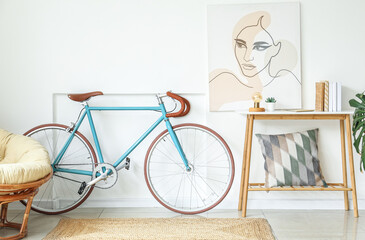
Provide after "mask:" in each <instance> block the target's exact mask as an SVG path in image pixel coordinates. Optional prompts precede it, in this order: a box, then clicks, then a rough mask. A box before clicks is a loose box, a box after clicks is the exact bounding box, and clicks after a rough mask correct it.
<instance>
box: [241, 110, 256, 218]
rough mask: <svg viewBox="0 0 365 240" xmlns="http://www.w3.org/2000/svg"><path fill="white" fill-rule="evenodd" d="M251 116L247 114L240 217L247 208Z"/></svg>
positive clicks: (251, 130) (251, 129)
mask: <svg viewBox="0 0 365 240" xmlns="http://www.w3.org/2000/svg"><path fill="white" fill-rule="evenodd" d="M253 118H254V116H252V115H250V116H249V125H248V133H247V152H246V155H245V158H246V160H245V161H244V162H245V176H244V177H245V178H244V184H243V204H242V217H246V210H247V195H248V182H249V179H250V162H251V148H252V132H253Z"/></svg>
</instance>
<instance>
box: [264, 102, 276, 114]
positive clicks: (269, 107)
mask: <svg viewBox="0 0 365 240" xmlns="http://www.w3.org/2000/svg"><path fill="white" fill-rule="evenodd" d="M266 111H268V112H273V111H275V103H274V102H269V103H268V102H267V103H266Z"/></svg>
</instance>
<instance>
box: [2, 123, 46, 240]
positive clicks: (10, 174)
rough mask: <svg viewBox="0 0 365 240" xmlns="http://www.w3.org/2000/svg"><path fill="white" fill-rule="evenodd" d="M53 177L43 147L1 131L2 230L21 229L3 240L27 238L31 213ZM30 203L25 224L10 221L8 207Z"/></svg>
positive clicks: (24, 220)
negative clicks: (40, 189) (44, 187)
mask: <svg viewBox="0 0 365 240" xmlns="http://www.w3.org/2000/svg"><path fill="white" fill-rule="evenodd" d="M51 176H52V168H51V165H50V163H49V156H48V153H47V151H46V150H45V149H44V147H43V146H42V145H40V144H39V143H38V142H36V141H35V140H33V139H31V138H28V137H24V136H22V135H15V134H11V133H9V132H7V131H5V130H1V129H0V209H1V211H0V228H3V227H9V228H15V229H19V230H20V231H19V233H18V234H17V235H14V236H10V237H2V236H0V240H4V239H6V240H10V239H21V238H23V237H25V236H26V235H27V226H28V218H29V212H30V209H31V205H32V201H33V197H34V196H35V195H36V194H37V192H38V188H39V187H40V186H41V185H42V184H44V183H45V182H47V181H48V180H49V179H50V178H51ZM19 200H26V202H27V204H26V209H25V212H24V217H23V222H22V223H14V222H10V221H8V220H7V212H8V204H9V203H11V202H15V201H19Z"/></svg>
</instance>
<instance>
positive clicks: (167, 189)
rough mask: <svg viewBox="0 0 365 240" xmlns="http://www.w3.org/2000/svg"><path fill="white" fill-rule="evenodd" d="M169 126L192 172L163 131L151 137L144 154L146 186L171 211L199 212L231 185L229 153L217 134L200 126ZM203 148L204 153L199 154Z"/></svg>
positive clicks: (223, 196) (223, 195) (215, 200)
mask: <svg viewBox="0 0 365 240" xmlns="http://www.w3.org/2000/svg"><path fill="white" fill-rule="evenodd" d="M173 129H174V131H175V133H176V135H177V137H178V139H179V141H180V143H181V147H182V149H183V151H184V153H185V155H186V158H187V159H188V162H189V166H190V167H191V168H192V171H191V172H187V171H186V168H185V165H184V164H183V161H182V160H181V157H180V156H179V154H178V152H177V149H176V147H175V145H174V144H173V142H172V140H171V137H170V136H169V133H168V131H167V130H165V131H163V132H162V133H161V134H159V135H158V136H157V137H156V138H155V139H154V141H153V142H152V143H151V145H150V147H149V149H148V151H147V153H146V158H145V163H144V174H145V180H146V183H147V186H148V189H149V190H150V192H151V193H152V195H153V197H154V198H155V199H156V200H157V201H158V202H159V203H160V204H162V205H163V206H164V207H166V208H168V209H170V210H172V211H174V212H178V213H181V214H199V213H202V212H205V211H208V210H210V209H212V208H214V207H215V206H217V205H218V204H219V203H220V202H221V201H222V200H223V199H224V198H225V196H226V195H227V194H228V192H229V190H230V188H231V186H232V182H233V179H234V172H235V167H234V160H233V155H232V152H231V150H230V149H229V147H228V145H227V143H226V142H225V141H224V139H223V138H222V137H221V136H220V135H219V134H218V133H216V132H215V131H213V130H212V129H210V128H208V127H205V126H203V125H199V124H192V123H186V124H179V125H176V126H173ZM201 149H203V150H201ZM205 150H206V151H207V152H206V153H204V154H203V155H201V153H202V152H203V151H205ZM217 153H218V154H221V155H217ZM221 156H223V157H222V158H221ZM202 157H203V158H202ZM208 157H210V160H207V159H208ZM175 159H176V160H175ZM222 159H223V160H222ZM177 160H178V161H179V162H177ZM218 160H219V161H218ZM205 164H207V165H205ZM209 164H210V165H209ZM158 174H163V175H158ZM217 176H223V180H221V179H220V180H218V179H216V177H217ZM156 179H158V180H156ZM161 179H162V180H161ZM174 181H175V182H174ZM186 182H187V184H186ZM189 183H190V184H189ZM213 183H217V185H218V187H217V186H213ZM220 184H221V185H220ZM185 185H187V187H186V186H185ZM189 187H190V189H189ZM209 189H210V190H209ZM218 190H219V191H218Z"/></svg>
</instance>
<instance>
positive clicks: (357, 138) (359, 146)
mask: <svg viewBox="0 0 365 240" xmlns="http://www.w3.org/2000/svg"><path fill="white" fill-rule="evenodd" d="M356 97H357V98H358V99H360V102H358V101H356V100H355V99H351V100H350V101H349V103H350V106H351V107H354V108H355V112H354V115H353V123H352V135H353V136H354V147H355V149H356V152H358V153H359V154H360V155H361V162H360V171H361V172H362V171H363V170H364V169H365V95H364V93H358V94H356Z"/></svg>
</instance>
